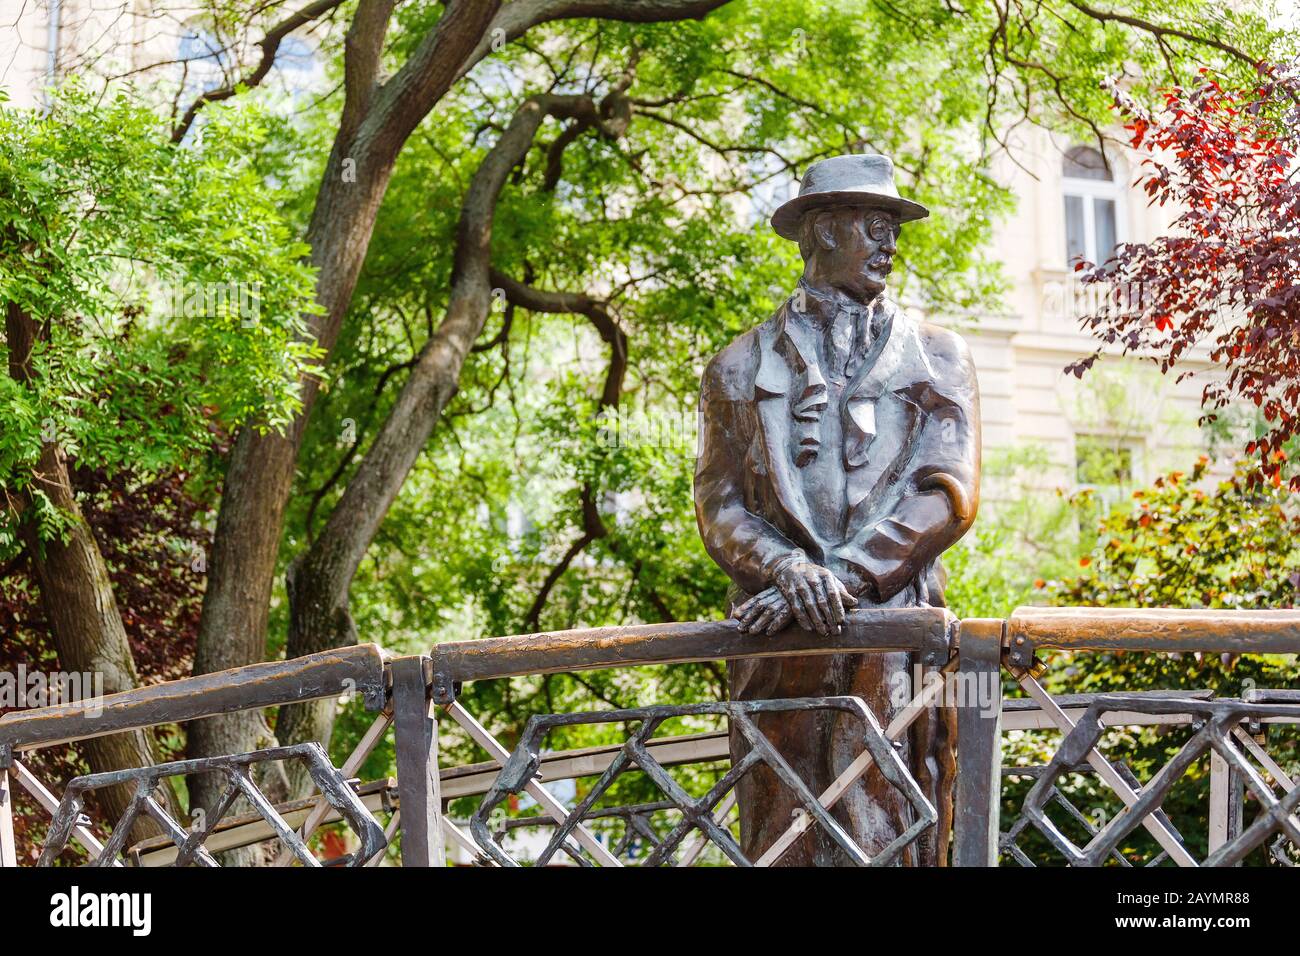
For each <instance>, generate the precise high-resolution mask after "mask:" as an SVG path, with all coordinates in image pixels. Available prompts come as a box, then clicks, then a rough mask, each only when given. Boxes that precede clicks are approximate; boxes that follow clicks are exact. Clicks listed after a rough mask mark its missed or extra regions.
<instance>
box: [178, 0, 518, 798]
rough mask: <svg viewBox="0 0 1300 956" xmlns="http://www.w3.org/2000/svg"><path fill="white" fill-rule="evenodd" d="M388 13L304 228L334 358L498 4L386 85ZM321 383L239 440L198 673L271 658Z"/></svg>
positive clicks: (211, 740)
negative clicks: (370, 264)
mask: <svg viewBox="0 0 1300 956" xmlns="http://www.w3.org/2000/svg"><path fill="white" fill-rule="evenodd" d="M392 6H393V4H392V2H391V0H363V2H362V3H361V4H359V6H358V8H357V13H356V15H355V17H354V19H353V23H352V26H351V28H350V29H349V31H348V36H347V40H346V52H345V71H346V76H347V79H346V87H347V90H346V100H345V106H344V111H343V116H342V118H341V120H340V125H339V131H338V134H337V135H336V137H335V141H334V146H333V149H332V151H331V154H330V158H329V162H328V163H327V165H326V168H325V174H324V177H323V179H322V181H321V186H320V191H319V192H318V194H317V197H316V205H315V208H314V209H313V212H312V220H311V225H310V226H309V228H308V231H307V242H308V244H309V245H310V247H311V263H312V265H314V266H315V267H316V268H317V269H318V270H319V276H318V279H317V285H316V300H317V302H318V303H320V305H321V306H322V308H323V312H322V313H321V314H319V315H312V316H309V317H308V330H309V335H310V337H311V338H312V339H314V341H315V342H316V343H317V344H318V345H319V346H320V348H321V350H322V351H323V352H325V354H326V355H328V354H329V352H330V350H331V349H332V348H333V347H334V343H335V341H336V340H337V338H338V333H339V328H340V326H341V325H342V322H343V317H344V315H345V314H346V312H347V309H348V305H349V303H350V302H351V299H352V291H353V289H354V288H355V286H356V281H357V276H358V274H359V273H360V271H361V264H362V262H364V261H365V256H366V250H367V248H368V247H369V244H370V237H371V234H372V232H373V231H374V225H375V219H376V218H377V217H378V214H379V206H380V203H381V202H382V200H383V196H384V191H385V190H386V189H387V187H388V180H389V178H390V176H391V175H392V169H393V163H394V162H395V161H396V158H397V154H398V152H399V151H400V150H401V147H402V144H403V143H404V142H405V139H406V136H407V135H409V134H410V131H411V130H412V129H414V128H415V126H416V125H418V123H419V121H420V120H421V119H422V118H423V117H424V116H425V115H427V113H428V112H429V110H430V109H431V108H432V107H433V105H434V104H435V103H436V102H437V101H438V100H439V99H440V98H441V97H442V95H443V94H444V93H446V91H447V89H449V88H450V86H451V83H452V82H453V81H454V80H455V78H456V75H457V70H458V69H459V68H460V66H461V65H462V63H463V61H464V58H465V57H466V56H468V55H469V53H470V51H472V50H473V49H474V47H475V45H476V44H477V42H478V40H479V39H480V38H481V36H482V35H483V33H484V31H486V29H487V26H488V24H489V23H490V22H491V19H492V16H493V14H494V13H495V12H496V9H497V7H498V6H499V4H498V3H497V2H491V0H484V2H475V3H459V4H456V5H454V7H453V8H449V9H448V11H447V12H446V13H444V15H443V17H442V18H441V19H440V20H439V22H438V25H437V27H435V29H434V30H433V31H431V33H430V35H429V36H428V37H426V40H425V41H424V42H422V43H421V45H420V47H419V49H418V50H417V52H416V53H415V54H412V58H411V61H410V62H409V63H408V66H412V65H413V69H412V70H410V71H408V70H407V69H406V68H403V70H402V71H399V73H398V75H397V76H395V77H394V78H393V80H391V81H390V82H389V83H387V84H384V86H383V87H380V86H379V85H378V69H379V61H380V53H381V51H382V48H383V39H384V33H385V30H386V27H387V22H388V17H389V15H390V13H391V11H392ZM416 68H418V69H416ZM399 81H400V82H399ZM417 81H418V82H417ZM402 130H404V132H402ZM317 387H318V384H317V381H316V379H315V378H311V377H308V378H304V379H303V382H302V402H303V408H302V411H301V412H300V413H299V415H298V418H297V420H296V421H295V423H294V425H293V426H291V428H290V429H289V430H288V432H287V433H286V434H284V435H278V434H259V433H257V432H256V431H255V430H253V429H250V428H245V429H243V430H241V432H240V434H239V436H238V437H237V439H236V441H235V447H234V449H233V450H232V452H231V457H230V462H229V464H228V466H227V473H226V480H225V483H224V487H223V490H222V498H221V510H220V513H219V515H218V518H217V528H216V534H215V536H214V539H213V545H212V555H211V556H210V561H209V563H208V569H209V570H208V582H207V589H206V591H205V593H204V598H203V609H202V614H201V616H200V620H199V634H198V646H197V650H196V652H195V661H194V673H196V674H206V673H211V672H213V671H217V670H222V669H224V668H228V667H238V666H242V665H245V664H252V663H256V662H258V661H261V660H262V659H263V657H264V656H265V653H266V631H267V615H268V611H269V605H270V597H271V589H272V585H273V583H274V580H275V567H276V559H277V557H278V554H279V546H280V534H281V530H282V528H283V524H284V509H285V506H286V504H287V503H288V500H289V494H290V491H291V490H292V486H293V477H294V471H295V462H296V459H297V456H298V448H299V445H300V443H301V441H302V433H303V429H304V427H305V424H306V421H307V417H308V416H309V415H310V414H311V409H312V406H313V404H314V403H315V399H316V393H317ZM266 734H267V731H266V725H265V721H264V719H263V718H262V715H261V714H257V713H245V714H231V715H227V716H223V717H218V718H209V719H207V720H204V721H198V722H196V723H195V724H193V725H192V726H191V727H190V730H189V740H188V754H189V756H191V757H206V756H215V755H219V754H229V753H240V752H244V751H247V750H251V749H255V748H256V747H257V746H258V743H259V741H262V740H264V739H265V738H266ZM190 792H191V804H192V805H193V806H203V807H210V806H211V805H212V804H213V803H214V802H215V800H216V796H217V788H216V786H215V781H212V780H206V779H203V778H195V779H193V780H191V783H190Z"/></svg>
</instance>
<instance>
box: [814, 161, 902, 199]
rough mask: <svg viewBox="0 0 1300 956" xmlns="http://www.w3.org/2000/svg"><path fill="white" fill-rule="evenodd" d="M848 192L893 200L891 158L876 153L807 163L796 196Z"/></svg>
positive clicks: (894, 188)
mask: <svg viewBox="0 0 1300 956" xmlns="http://www.w3.org/2000/svg"><path fill="white" fill-rule="evenodd" d="M848 191H851V192H861V193H875V194H876V195H880V196H888V197H890V198H893V199H897V198H898V187H897V186H895V185H894V163H893V160H891V159H890V158H889V157H888V156H881V155H879V154H878V153H856V154H853V155H849V156H832V157H830V158H829V159H823V160H820V161H818V162H815V163H813V164H812V165H811V166H809V167H808V169H807V170H806V171H805V172H804V176H803V180H802V181H800V183H799V195H800V196H809V195H813V194H815V193H827V192H848Z"/></svg>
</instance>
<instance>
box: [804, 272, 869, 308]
mask: <svg viewBox="0 0 1300 956" xmlns="http://www.w3.org/2000/svg"><path fill="white" fill-rule="evenodd" d="M799 285H800V286H801V287H802V288H803V290H804V292H805V293H806V296H805V298H806V299H807V301H808V311H809V312H817V313H820V312H828V313H829V315H830V316H831V317H833V316H834V315H835V314H836V313H838V312H839V311H840V310H841V309H854V308H857V309H863V308H869V307H870V306H871V305H872V303H874V302H875V301H876V300H877V299H879V298H880V296H881V295H882V294H883V293H881V292H877V293H875V294H874V295H869V296H868V297H867V298H865V299H858V298H855V297H854V296H851V295H849V294H848V293H847V292H845V291H843V290H842V289H840V288H838V287H837V286H834V285H831V284H830V283H829V282H824V281H820V280H819V279H818V278H817V277H816V276H810V275H809V274H808V273H806V272H805V273H804V274H803V276H802V277H801V278H800V279H799Z"/></svg>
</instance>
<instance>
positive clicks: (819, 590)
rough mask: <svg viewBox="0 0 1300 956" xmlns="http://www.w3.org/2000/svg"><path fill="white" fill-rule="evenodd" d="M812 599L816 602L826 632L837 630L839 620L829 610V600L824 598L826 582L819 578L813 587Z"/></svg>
mask: <svg viewBox="0 0 1300 956" xmlns="http://www.w3.org/2000/svg"><path fill="white" fill-rule="evenodd" d="M812 590H813V597H814V598H815V599H816V601H817V611H818V613H819V614H820V615H821V618H822V620H823V621H824V622H825V623H826V628H827V631H834V630H838V629H839V626H840V619H839V618H838V617H836V616H835V614H834V612H833V611H832V610H831V602H830V599H829V598H828V597H827V596H826V582H825V581H824V580H821V579H820V578H819V579H818V580H817V582H816V583H815V584H814V585H813V589H812Z"/></svg>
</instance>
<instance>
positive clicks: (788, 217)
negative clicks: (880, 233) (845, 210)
mask: <svg viewBox="0 0 1300 956" xmlns="http://www.w3.org/2000/svg"><path fill="white" fill-rule="evenodd" d="M836 205H849V206H859V207H862V206H868V207H875V208H878V209H884V210H887V211H888V212H890V213H892V214H893V215H894V216H895V217H897V219H898V221H899V222H913V221H914V220H917V219H924V218H925V217H926V216H928V215H929V214H930V211H929V210H928V209H926V208H925V207H924V206H922V205H921V204H920V203H919V202H913V201H912V200H910V199H904V198H903V197H902V196H900V195H899V194H898V187H897V186H896V185H895V184H894V163H893V161H892V160H891V159H890V158H889V157H888V156H881V155H880V154H879V153H852V154H850V155H848V156H832V157H830V158H829V159H823V160H820V161H818V162H816V163H813V164H812V165H811V166H809V167H808V169H807V170H806V171H805V172H804V175H803V179H802V180H800V182H799V195H797V196H795V197H793V198H792V199H787V200H786V201H785V202H784V203H782V204H781V205H780V206H778V207H777V209H776V211H775V212H774V213H772V228H773V229H775V230H776V234H777V235H778V236H782V237H784V238H786V239H797V238H798V232H799V220H800V218H801V217H802V216H803V214H804V213H805V212H808V211H809V210H811V209H818V208H826V207H830V206H836Z"/></svg>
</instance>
